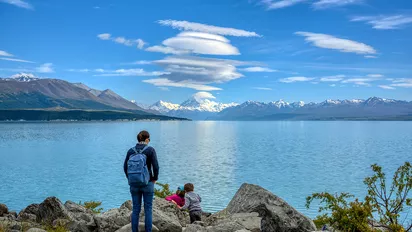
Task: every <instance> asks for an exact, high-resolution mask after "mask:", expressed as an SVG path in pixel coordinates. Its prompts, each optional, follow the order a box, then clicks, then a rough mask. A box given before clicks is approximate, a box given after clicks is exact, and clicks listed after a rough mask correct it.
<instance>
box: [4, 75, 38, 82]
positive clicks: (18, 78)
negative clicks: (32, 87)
mask: <svg viewBox="0 0 412 232" xmlns="http://www.w3.org/2000/svg"><path fill="white" fill-rule="evenodd" d="M39 79H40V78H38V77H36V76H35V75H33V74H31V73H18V74H14V75H12V76H10V77H9V78H4V80H6V81H18V82H30V81H36V80H39Z"/></svg>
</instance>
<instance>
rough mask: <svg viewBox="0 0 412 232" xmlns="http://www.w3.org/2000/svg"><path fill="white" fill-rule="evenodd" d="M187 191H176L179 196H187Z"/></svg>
mask: <svg viewBox="0 0 412 232" xmlns="http://www.w3.org/2000/svg"><path fill="white" fill-rule="evenodd" d="M185 193H186V192H185V191H180V190H177V191H176V195H178V196H179V197H185Z"/></svg>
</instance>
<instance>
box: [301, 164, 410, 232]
mask: <svg viewBox="0 0 412 232" xmlns="http://www.w3.org/2000/svg"><path fill="white" fill-rule="evenodd" d="M371 168H372V171H373V175H372V176H370V177H367V178H365V180H364V183H365V185H366V186H367V190H368V194H367V196H366V197H365V199H364V201H362V202H361V201H359V200H358V199H357V198H355V199H354V196H353V195H351V194H349V193H341V194H330V193H327V192H322V193H314V194H312V195H311V196H309V197H307V199H306V207H307V208H309V207H310V204H311V203H312V202H313V200H319V201H320V204H321V206H320V207H319V212H320V213H322V214H321V215H319V216H318V217H317V218H316V219H315V224H316V225H317V226H318V227H322V226H323V225H331V226H332V227H334V228H335V229H338V230H341V231H344V232H346V231H348V232H349V231H351V232H357V231H359V232H372V231H379V230H377V229H376V227H375V226H374V225H372V224H373V223H374V222H376V221H378V222H379V225H378V227H379V228H381V229H384V230H387V231H390V232H409V231H412V220H410V219H408V218H407V216H404V217H403V218H401V217H402V216H401V215H402V213H405V212H409V210H411V209H412V198H410V195H409V193H410V190H411V188H412V167H411V164H410V163H409V162H405V164H404V165H402V166H400V167H399V168H398V169H397V170H396V172H395V174H394V175H393V178H392V183H391V185H390V187H389V188H387V183H386V175H385V173H384V172H383V171H382V167H380V166H378V165H377V164H374V165H372V166H371ZM351 199H354V200H353V201H349V200H351ZM406 209H407V210H406ZM375 215H377V216H378V217H379V218H375ZM407 220H410V221H409V222H407ZM375 224H376V223H375Z"/></svg>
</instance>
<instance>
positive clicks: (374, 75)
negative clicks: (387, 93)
mask: <svg viewBox="0 0 412 232" xmlns="http://www.w3.org/2000/svg"><path fill="white" fill-rule="evenodd" d="M367 77H371V78H382V77H384V75H382V74H368V75H367Z"/></svg>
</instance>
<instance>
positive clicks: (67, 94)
mask: <svg viewBox="0 0 412 232" xmlns="http://www.w3.org/2000/svg"><path fill="white" fill-rule="evenodd" d="M0 103H1V104H0V109H35V108H56V107H57V108H67V109H96V110H116V109H117V110H119V109H120V110H133V111H140V112H141V113H143V114H147V113H146V112H144V110H143V109H142V108H140V107H138V106H137V105H135V104H133V103H131V102H130V101H128V100H126V99H124V98H122V97H121V96H119V95H117V94H116V93H114V92H113V91H111V90H105V91H98V90H94V89H91V88H89V87H88V86H86V85H83V84H72V83H69V82H67V81H64V80H59V79H39V78H35V77H34V76H33V75H31V74H30V75H29V74H19V75H13V76H12V77H10V78H4V79H0Z"/></svg>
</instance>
